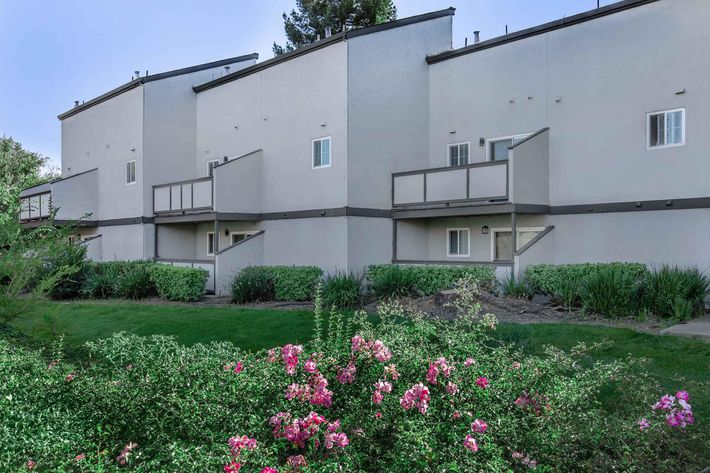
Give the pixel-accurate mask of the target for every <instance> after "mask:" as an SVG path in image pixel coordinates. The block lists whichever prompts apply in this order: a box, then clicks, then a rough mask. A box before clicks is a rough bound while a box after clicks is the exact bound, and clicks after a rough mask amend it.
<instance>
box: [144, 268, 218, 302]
mask: <svg viewBox="0 0 710 473" xmlns="http://www.w3.org/2000/svg"><path fill="white" fill-rule="evenodd" d="M149 272H150V280H151V281H152V282H153V284H155V289H156V291H157V292H158V295H159V296H160V297H161V298H163V299H167V300H169V301H184V302H192V301H198V300H200V299H201V298H202V295H203V294H204V292H205V283H206V282H207V276H208V273H207V271H205V270H204V269H199V268H186V267H182V266H170V265H167V264H154V265H151V266H150V269H149Z"/></svg>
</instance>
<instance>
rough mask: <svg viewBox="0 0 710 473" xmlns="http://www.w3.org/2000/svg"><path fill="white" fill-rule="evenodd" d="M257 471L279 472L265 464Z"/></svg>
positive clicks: (266, 472) (261, 472)
mask: <svg viewBox="0 0 710 473" xmlns="http://www.w3.org/2000/svg"><path fill="white" fill-rule="evenodd" d="M259 473H279V472H278V470H277V469H276V468H271V467H270V466H265V467H264V468H262V469H261V471H260V472H259Z"/></svg>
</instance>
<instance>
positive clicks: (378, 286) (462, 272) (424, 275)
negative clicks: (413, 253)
mask: <svg viewBox="0 0 710 473" xmlns="http://www.w3.org/2000/svg"><path fill="white" fill-rule="evenodd" d="M464 276H468V277H471V278H473V280H474V281H476V282H477V283H478V285H479V286H480V287H482V288H488V287H490V286H492V285H493V282H494V281H495V268H494V267H493V266H483V265H471V266H402V265H396V264H376V265H371V266H369V267H368V268H367V280H368V281H369V283H370V287H371V289H372V290H373V292H374V293H375V295H377V296H380V297H386V296H391V295H417V294H418V295H425V296H426V295H431V294H435V293H436V292H438V291H441V290H444V289H451V288H453V287H454V283H455V282H456V281H457V280H459V279H461V278H462V277H464ZM398 288H399V290H398ZM406 293H409V294H406Z"/></svg>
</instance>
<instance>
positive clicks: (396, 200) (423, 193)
mask: <svg viewBox="0 0 710 473" xmlns="http://www.w3.org/2000/svg"><path fill="white" fill-rule="evenodd" d="M508 196H509V188H508V161H507V160H506V161H486V162H481V163H473V164H466V165H463V166H456V167H444V168H433V169H422V170H418V171H407V172H398V173H394V174H392V206H393V207H403V206H411V205H424V204H432V205H433V204H442V203H456V202H480V201H491V200H508Z"/></svg>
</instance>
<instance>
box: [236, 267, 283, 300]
mask: <svg viewBox="0 0 710 473" xmlns="http://www.w3.org/2000/svg"><path fill="white" fill-rule="evenodd" d="M231 293H232V302H234V303H235V304H248V303H250V302H266V301H272V300H274V298H275V296H276V294H275V292H274V278H273V275H272V274H271V273H270V272H269V271H268V270H267V269H265V268H264V267H261V266H250V267H248V268H244V269H242V270H241V271H240V272H239V274H237V275H236V276H235V277H234V280H233V281H232V289H231Z"/></svg>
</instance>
